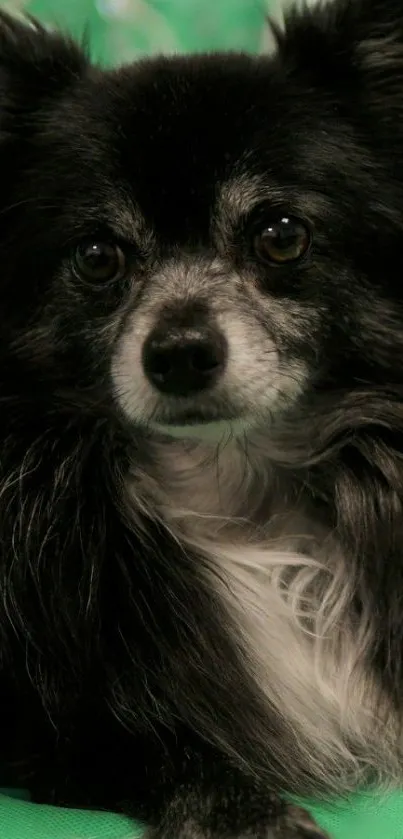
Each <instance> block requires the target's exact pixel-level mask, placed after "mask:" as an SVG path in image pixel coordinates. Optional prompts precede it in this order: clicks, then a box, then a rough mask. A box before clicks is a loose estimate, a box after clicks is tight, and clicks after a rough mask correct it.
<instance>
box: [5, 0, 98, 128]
mask: <svg viewBox="0 0 403 839" xmlns="http://www.w3.org/2000/svg"><path fill="white" fill-rule="evenodd" d="M88 65H89V62H88V60H87V57H86V54H85V52H84V50H83V49H81V48H80V47H79V46H78V45H77V44H75V43H74V42H73V41H72V40H71V39H69V38H68V37H64V36H63V35H61V34H59V33H56V32H53V31H50V30H48V29H46V28H45V27H43V26H41V24H39V23H38V22H37V21H35V20H34V19H32V18H28V17H27V18H15V17H11V16H10V15H9V14H7V13H6V12H2V11H0V119H1V113H2V110H3V108H5V109H6V110H9V109H10V107H11V109H12V110H14V108H15V109H16V110H18V109H19V107H21V108H22V109H24V110H25V109H27V110H28V111H33V110H35V108H36V107H37V106H38V105H39V104H40V101H41V100H42V99H43V97H50V98H52V97H53V96H56V95H58V94H60V93H62V92H63V90H64V89H65V88H66V87H67V86H70V85H72V84H73V83H74V81H75V80H77V79H79V78H80V77H82V76H83V74H84V73H85V71H86V69H87V67H88Z"/></svg>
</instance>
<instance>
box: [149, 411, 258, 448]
mask: <svg viewBox="0 0 403 839" xmlns="http://www.w3.org/2000/svg"><path fill="white" fill-rule="evenodd" d="M150 427H151V428H152V430H153V431H155V432H156V433H157V434H159V435H163V436H165V437H174V438H175V439H179V440H200V441H201V442H205V443H212V444H218V443H220V442H225V441H227V440H230V439H232V438H237V437H243V436H244V435H245V433H246V432H247V431H248V429H249V428H250V427H251V422H250V421H248V420H247V419H245V418H244V417H243V418H238V419H231V420H229V419H214V420H206V419H202V418H200V420H199V421H198V420H197V419H196V418H195V420H194V421H193V420H192V422H183V423H175V422H169V423H159V422H153V423H151V425H150Z"/></svg>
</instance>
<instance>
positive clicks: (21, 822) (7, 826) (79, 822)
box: [0, 795, 143, 839]
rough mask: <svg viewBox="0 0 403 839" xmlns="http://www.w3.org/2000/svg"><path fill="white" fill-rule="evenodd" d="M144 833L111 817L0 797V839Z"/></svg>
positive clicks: (118, 837)
mask: <svg viewBox="0 0 403 839" xmlns="http://www.w3.org/2000/svg"><path fill="white" fill-rule="evenodd" d="M142 832H143V830H142V827H141V826H140V825H137V824H135V823H133V822H132V821H131V820H130V819H126V818H124V817H123V816H117V815H114V814H111V813H94V812H90V811H87V810H64V809H62V808H59V807H47V806H44V805H42V804H31V803H30V802H29V801H27V800H20V799H17V798H15V797H12V796H6V795H0V836H1V839H48V837H49V839H138V837H140V836H141V834H142Z"/></svg>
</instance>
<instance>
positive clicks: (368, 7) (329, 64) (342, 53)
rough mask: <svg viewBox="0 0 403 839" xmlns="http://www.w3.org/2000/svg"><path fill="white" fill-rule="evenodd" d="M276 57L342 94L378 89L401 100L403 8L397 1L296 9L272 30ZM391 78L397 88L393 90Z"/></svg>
mask: <svg viewBox="0 0 403 839" xmlns="http://www.w3.org/2000/svg"><path fill="white" fill-rule="evenodd" d="M275 37H276V40H277V45H278V49H279V52H280V54H282V55H283V57H284V59H286V61H287V63H288V66H289V68H290V70H291V72H292V70H293V69H295V72H297V73H299V74H301V73H302V74H303V73H304V72H305V73H306V74H307V75H308V76H311V75H312V74H314V76H315V80H316V81H319V82H320V81H321V82H322V83H323V84H324V85H326V86H329V84H330V85H331V86H333V87H335V88H338V89H340V88H341V87H342V88H343V89H344V92H345V93H346V92H347V91H348V89H349V88H350V93H351V95H352V97H354V91H355V90H356V89H357V88H360V87H364V86H365V89H366V90H367V91H368V89H369V88H371V89H372V90H373V91H374V90H376V89H378V90H379V91H381V89H382V88H383V87H384V86H385V88H386V90H387V92H388V93H389V94H390V93H396V92H397V82H398V90H399V98H400V96H401V94H400V90H401V81H400V80H401V76H402V72H403V3H402V2H401V0H328V1H327V2H320V0H319V2H318V3H316V4H313V5H310V6H309V7H308V6H302V7H301V5H299V6H295V7H294V8H292V9H291V10H290V11H289V12H288V13H286V15H285V24H284V28H282V29H281V30H276V31H275ZM393 77H395V79H396V84H394V85H393V84H392V85H391V81H393Z"/></svg>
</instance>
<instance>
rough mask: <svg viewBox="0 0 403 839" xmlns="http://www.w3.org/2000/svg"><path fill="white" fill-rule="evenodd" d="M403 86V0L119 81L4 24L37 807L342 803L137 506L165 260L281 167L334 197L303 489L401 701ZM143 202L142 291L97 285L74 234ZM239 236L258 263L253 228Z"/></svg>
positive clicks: (12, 532) (326, 203) (305, 289)
mask: <svg viewBox="0 0 403 839" xmlns="http://www.w3.org/2000/svg"><path fill="white" fill-rule="evenodd" d="M402 89H403V11H402V8H401V6H400V4H399V3H398V2H397V0H383V2H382V0H354V2H353V0H352V2H351V3H346V2H337V3H336V4H335V5H334V6H333V7H331V8H330V7H329V9H325V8H324V9H315V10H312V11H304V12H301V13H298V14H297V13H295V14H293V15H292V16H290V20H289V23H288V25H287V29H286V34H281V35H279V36H278V52H277V54H276V56H275V57H273V58H270V57H259V58H253V57H247V56H244V55H230V56H219V55H218V56H215V55H212V56H202V57H192V58H170V59H164V58H161V59H155V60H152V61H145V62H142V63H139V64H137V65H135V66H133V67H125V68H122V69H119V70H113V71H103V70H101V69H99V68H96V67H93V66H92V65H91V64H90V62H89V60H88V59H87V57H86V56H85V54H84V53H83V52H82V51H81V49H79V48H78V47H77V46H76V45H74V44H72V43H71V42H70V41H69V40H67V39H65V38H62V37H60V36H59V35H56V34H54V33H49V32H47V31H44V30H42V29H40V28H39V27H37V26H34V27H31V28H28V27H26V26H25V25H22V24H20V23H17V22H14V21H12V20H11V19H9V18H8V17H6V16H5V15H4V14H2V15H1V21H0V95H1V99H0V183H1V194H0V264H1V266H2V268H1V281H0V311H1V313H2V328H1V331H0V408H1V410H0V439H1V440H2V444H1V448H0V533H1V541H0V585H1V602H0V638H1V645H0V650H1V670H0V686H1V687H0V701H1V719H2V721H3V723H2V725H3V730H2V734H1V742H2V751H3V757H4V763H5V781H7V782H9V783H13V784H26V785H28V786H30V788H31V789H32V791H33V794H34V796H35V798H36V799H37V800H42V801H50V802H53V803H58V804H66V805H75V806H97V807H105V808H111V809H124V810H125V811H128V812H130V813H132V814H133V815H135V816H136V817H141V818H144V819H145V820H146V821H148V822H150V823H151V824H153V825H154V826H155V827H156V829H157V830H160V832H161V834H163V835H165V836H167V837H168V839H179V837H184V839H191V837H194V836H196V835H197V836H200V837H205V836H210V835H213V836H216V835H219V836H221V835H236V836H240V835H241V834H242V833H243V832H247V831H248V830H252V831H253V832H254V835H256V836H258V835H259V836H260V835H263V833H264V831H267V829H268V825H270V824H272V825H277V827H278V830H279V831H280V830H282V831H283V832H281V833H280V832H279V835H281V836H284V837H286V839H292V837H294V836H300V835H301V836H302V835H304V836H308V835H310V834H309V833H308V832H301V833H300V832H295V833H294V829H295V831H298V830H299V828H298V826H297V827H295V828H294V827H292V825H291V822H290V819H291V816H290V813H291V811H289V812H288V813H287V812H286V808H285V805H282V804H280V803H279V799H278V798H277V796H278V795H279V794H281V793H282V792H284V791H288V792H296V793H305V792H308V791H309V792H312V791H313V792H317V793H319V792H320V793H322V794H323V793H324V792H326V784H325V783H324V780H323V776H322V777H320V778H319V777H316V776H315V774H314V772H313V771H312V768H311V767H310V766H309V765H307V764H306V762H303V760H302V757H301V755H300V753H299V748H298V744H297V743H295V744H294V746H293V750H292V753H291V754H289V753H287V754H285V749H284V743H285V742H287V743H289V742H290V738H289V732H287V737H286V732H285V731H284V722H283V721H282V720H280V719H277V715H276V714H275V713H274V711H273V717H272V719H271V720H270V721H268V720H267V712H266V708H265V705H264V702H263V698H262V697H261V696H260V695H259V692H258V690H257V689H256V687H255V686H254V684H253V683H252V682H251V681H250V680H249V678H248V670H247V665H246V663H245V661H244V659H243V654H242V653H241V652H240V649H241V648H240V645H239V644H237V632H238V630H237V627H236V625H233V624H232V622H231V618H230V617H229V616H228V615H227V614H226V611H225V609H224V607H223V605H222V604H221V602H220V601H219V599H218V596H217V595H216V594H215V592H214V591H211V590H210V589H209V587H208V585H207V583H206V579H208V577H207V576H206V575H204V574H203V573H202V572H203V564H204V563H206V562H207V560H206V559H205V558H204V557H203V556H201V555H200V556H196V555H192V554H190V553H189V552H187V551H185V550H184V549H182V548H181V546H180V545H178V543H177V541H176V540H175V538H174V537H173V536H172V534H171V532H170V530H169V528H168V527H167V526H166V525H165V523H164V522H163V521H162V522H161V521H159V520H157V518H156V517H155V518H154V517H153V516H152V515H150V514H147V513H145V512H144V511H143V510H142V509H139V510H134V511H131V512H130V514H129V512H128V510H127V509H126V505H125V503H124V501H123V500H122V498H123V495H124V492H123V487H124V479H125V476H126V473H127V470H128V468H129V463H133V462H137V463H140V464H142V465H143V468H144V469H145V470H147V456H148V455H147V449H146V446H147V436H146V435H145V434H144V433H143V431H142V430H140V429H134V430H133V428H131V427H130V425H129V423H128V422H127V420H126V419H125V418H124V417H123V416H122V415H121V411H120V409H119V407H118V406H117V405H116V404H115V401H114V396H113V392H112V383H111V374H110V362H111V357H112V354H113V352H114V347H115V344H116V341H117V339H118V337H119V335H120V334H121V333H122V331H123V330H124V328H125V324H126V318H127V314H128V312H129V311H131V310H132V308H133V307H134V306H135V305H136V303H137V301H138V300H140V299H141V297H142V295H144V294H145V293H146V292H145V289H146V286H147V277H148V276H149V274H150V272H152V271H153V270H154V269H156V266H157V267H158V265H161V264H163V263H164V260H167V259H169V258H172V257H173V256H174V255H175V254H177V253H178V251H180V250H183V251H184V252H187V253H188V252H192V253H194V252H210V251H211V250H212V249H214V243H213V242H212V240H211V229H210V215H211V207H212V204H213V201H214V197H215V194H216V189H217V184H220V183H222V182H223V181H224V180H225V179H226V178H228V177H229V176H232V174H233V173H235V174H236V173H242V172H244V171H246V172H247V173H248V174H249V175H256V176H262V177H263V176H266V175H267V177H268V178H269V181H274V182H275V183H276V188H277V189H278V190H280V192H281V194H282V196H283V199H284V200H283V203H284V205H286V206H287V207H291V209H292V207H293V203H294V202H295V201H296V200H297V198H298V196H301V195H304V196H307V198H306V203H307V206H308V207H309V211H308V214H309V219H310V222H311V224H312V225H313V228H314V243H313V256H312V257H311V260H310V261H309V262H308V263H307V264H306V265H305V267H302V268H298V269H295V270H294V271H288V272H287V273H286V275H285V274H284V273H283V274H282V275H281V281H280V279H278V277H279V274H276V276H275V277H274V279H273V278H270V280H269V282H270V293H271V294H273V295H274V296H275V297H276V298H278V299H285V300H286V301H287V300H291V301H292V300H297V301H308V302H309V304H310V305H311V306H312V307H313V308H314V309H315V310H317V311H319V312H321V325H320V331H319V334H318V335H317V336H315V340H314V343H313V344H312V343H311V342H309V341H308V342H307V345H306V348H305V352H306V359H307V362H308V363H309V365H310V369H311V372H312V376H311V387H310V389H309V391H307V393H306V394H305V396H304V402H303V403H301V405H300V411H301V416H306V417H307V418H308V419H307V423H309V428H310V429H312V427H313V426H312V423H314V427H315V430H316V431H317V433H316V431H315V440H314V445H313V446H312V439H311V440H310V442H309V443H308V444H307V446H309V445H310V446H311V448H312V456H311V460H310V464H309V466H307V465H306V450H305V451H304V454H303V456H302V455H301V465H300V466H299V465H298V463H296V462H295V460H294V463H293V472H292V479H291V484H292V485H293V486H294V483H295V484H297V486H298V490H299V488H300V487H301V486H303V488H304V491H305V492H306V493H308V494H309V497H310V498H311V499H314V500H316V502H317V504H318V508H319V507H320V509H321V511H322V512H321V515H322V516H323V518H324V519H325V520H326V521H327V522H328V523H329V525H330V526H334V527H337V531H338V538H339V541H340V543H341V545H342V546H343V548H344V550H345V552H346V554H347V556H348V557H350V561H351V565H350V567H351V576H352V579H355V580H356V583H355V598H356V604H355V608H356V609H357V615H359V614H360V609H362V607H363V604H365V606H366V607H367V606H368V604H370V607H371V609H372V610H373V613H374V622H375V623H374V625H375V631H374V642H373V648H372V651H371V655H372V658H373V664H374V667H375V668H376V669H377V672H378V673H379V674H380V679H381V682H382V685H383V687H384V689H385V690H386V691H387V692H388V694H389V695H390V697H391V698H392V700H393V703H394V704H395V705H396V706H397V707H398V708H399V710H402V705H401V691H402V687H403V685H402V682H403V660H402V641H403V629H402V614H401V601H402V593H403V555H402V548H401V544H402V538H401V537H402V535H403V527H402V524H403V514H402V501H403V396H402V384H403V376H402V370H401V358H402V354H403V292H402V283H401V275H402V241H403V153H402V149H403V113H402V110H403V98H402V93H401V91H402ZM315 196H319V197H320V199H321V204H320V206H321V210H320V211H319V210H318V205H317V203H315V200H313V197H315ZM130 202H134V203H135V205H136V206H139V207H140V208H141V212H142V214H143V216H144V217H145V218H146V219H147V223H148V224H149V225H150V227H152V228H153V230H154V231H155V232H156V244H155V242H154V243H153V244H152V247H151V246H150V245H149V243H147V241H145V240H144V241H143V240H141V237H140V240H139V241H138V242H134V241H130V242H129V251H130V255H131V259H132V265H133V270H132V274H131V276H130V282H129V281H128V280H127V278H126V279H125V280H124V281H123V282H122V284H121V285H120V286H119V288H116V287H113V288H107V289H105V290H104V291H100V289H99V288H97V289H95V290H94V289H92V288H89V287H87V286H85V285H84V284H82V283H80V282H79V281H78V280H77V278H76V277H75V276H74V274H73V273H72V271H71V270H70V267H69V266H70V263H69V259H70V253H71V251H72V249H73V248H74V245H75V244H76V243H77V242H78V241H80V240H81V239H82V238H83V237H85V236H87V235H90V236H103V235H108V236H109V235H110V232H111V231H113V233H114V235H116V236H117V237H118V238H120V239H122V238H123V236H124V234H123V233H122V232H121V231H122V227H124V225H123V223H122V222H121V221H120V219H121V217H122V215H123V214H124V212H126V209H125V208H127V206H130ZM310 202H311V203H310ZM135 216H136V209H135V207H134V208H133V218H135ZM125 224H126V227H127V222H125ZM134 227H135V222H134V221H133V230H134ZM231 248H232V250H231V254H233V259H234V261H235V262H236V263H239V262H242V261H244V262H248V264H250V260H249V256H248V254H246V253H245V244H244V240H243V239H242V231H241V230H238V231H236V234H234V240H233V242H232V243H231ZM254 270H255V276H256V283H257V285H258V286H259V288H263V289H264V288H265V284H267V282H268V280H267V277H266V276H264V275H263V273H262V271H261V269H260V268H258V267H255V269H254ZM335 417H337V420H336V419H335ZM285 469H286V471H287V467H285ZM287 474H288V473H287ZM301 476H302V477H301ZM284 654H285V655H286V654H287V651H286V650H285V653H284ZM267 789H269V790H270V791H273V795H272V794H271V792H270V793H268V792H266V790H267ZM291 815H292V813H291ZM298 820H299V816H298V818H297V819H296V822H297V823H298ZM301 830H302V831H304V828H303V827H301ZM307 830H308V828H307ZM273 835H277V834H273ZM312 835H313V834H312Z"/></svg>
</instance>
